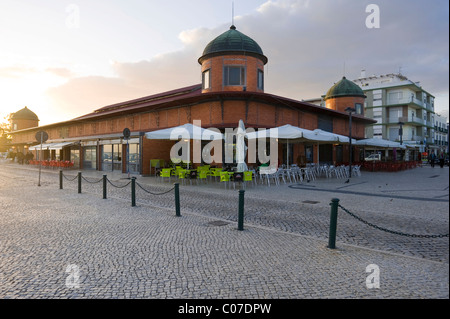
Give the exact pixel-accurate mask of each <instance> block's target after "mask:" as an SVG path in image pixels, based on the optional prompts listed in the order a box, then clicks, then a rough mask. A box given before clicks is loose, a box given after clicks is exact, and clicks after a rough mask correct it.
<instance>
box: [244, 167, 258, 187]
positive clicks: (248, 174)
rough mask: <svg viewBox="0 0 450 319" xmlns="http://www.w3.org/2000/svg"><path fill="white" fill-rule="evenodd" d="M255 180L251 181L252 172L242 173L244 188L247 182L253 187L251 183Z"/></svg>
mask: <svg viewBox="0 0 450 319" xmlns="http://www.w3.org/2000/svg"><path fill="white" fill-rule="evenodd" d="M254 181H255V180H254V179H253V172H252V171H247V172H244V188H245V187H246V186H247V182H251V183H252V185H253V182H254Z"/></svg>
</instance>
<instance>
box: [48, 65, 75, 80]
mask: <svg viewBox="0 0 450 319" xmlns="http://www.w3.org/2000/svg"><path fill="white" fill-rule="evenodd" d="M45 71H46V72H49V73H51V74H54V75H56V76H59V77H62V78H71V77H72V76H73V73H72V71H71V70H69V69H68V68H55V67H50V68H47V69H46V70H45Z"/></svg>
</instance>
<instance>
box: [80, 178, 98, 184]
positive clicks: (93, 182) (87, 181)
mask: <svg viewBox="0 0 450 319" xmlns="http://www.w3.org/2000/svg"><path fill="white" fill-rule="evenodd" d="M81 178H82V179H84V180H85V181H86V182H88V183H90V184H97V183H100V182H101V181H102V180H103V178H100V179H99V180H98V181H96V182H90V181H88V180H87V179H86V178H85V177H84V176H81Z"/></svg>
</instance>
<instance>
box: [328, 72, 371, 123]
mask: <svg viewBox="0 0 450 319" xmlns="http://www.w3.org/2000/svg"><path fill="white" fill-rule="evenodd" d="M324 100H325V107H326V108H328V109H332V110H336V111H341V112H345V109H346V108H347V107H352V108H355V110H356V114H360V115H364V102H365V100H366V96H365V95H364V92H363V90H362V89H361V88H360V87H359V86H358V85H357V84H356V83H354V82H352V81H350V80H347V78H346V77H345V76H344V77H343V78H342V80H340V81H339V82H337V83H336V84H334V85H333V86H332V87H331V88H330V89H329V90H328V92H327V94H326V95H325V98H324Z"/></svg>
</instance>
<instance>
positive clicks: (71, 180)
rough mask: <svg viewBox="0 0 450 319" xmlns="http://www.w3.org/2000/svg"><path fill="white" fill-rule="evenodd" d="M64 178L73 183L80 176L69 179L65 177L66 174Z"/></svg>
mask: <svg viewBox="0 0 450 319" xmlns="http://www.w3.org/2000/svg"><path fill="white" fill-rule="evenodd" d="M63 177H64V178H65V179H66V180H68V181H69V182H73V181H74V180H76V179H77V178H78V176H75V177H74V178H73V179H69V178H67V176H66V175H64V174H63Z"/></svg>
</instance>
